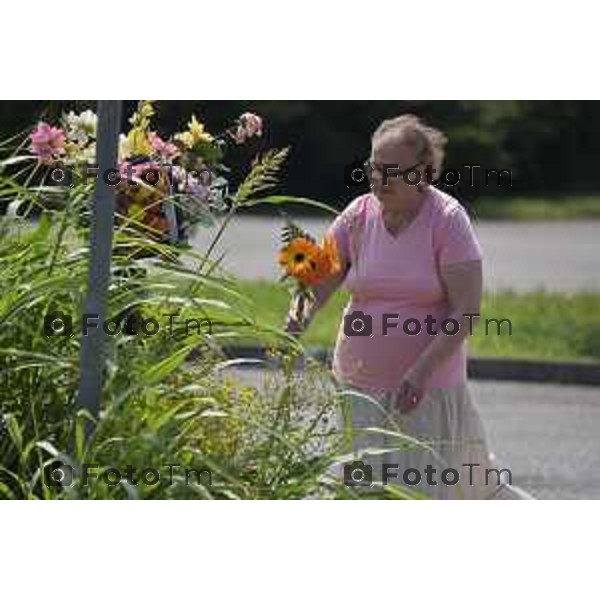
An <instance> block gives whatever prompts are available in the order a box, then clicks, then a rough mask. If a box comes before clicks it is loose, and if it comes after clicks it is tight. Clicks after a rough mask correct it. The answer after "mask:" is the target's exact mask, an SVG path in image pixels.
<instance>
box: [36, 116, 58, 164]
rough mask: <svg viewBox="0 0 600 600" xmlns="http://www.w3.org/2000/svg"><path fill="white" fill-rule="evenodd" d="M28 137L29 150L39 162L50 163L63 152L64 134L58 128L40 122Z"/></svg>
mask: <svg viewBox="0 0 600 600" xmlns="http://www.w3.org/2000/svg"><path fill="white" fill-rule="evenodd" d="M29 137H30V138H31V146H30V147H29V150H31V152H32V153H33V154H35V155H36V156H37V157H38V159H39V160H40V161H41V162H44V163H49V162H52V160H54V159H57V158H58V157H59V156H60V155H61V154H64V152H65V147H64V146H65V134H64V132H63V130H62V129H59V128H58V127H52V126H51V125H48V123H44V122H43V121H40V122H39V123H38V126H37V128H36V129H35V130H34V131H33V132H32V133H31V135H30V136H29Z"/></svg>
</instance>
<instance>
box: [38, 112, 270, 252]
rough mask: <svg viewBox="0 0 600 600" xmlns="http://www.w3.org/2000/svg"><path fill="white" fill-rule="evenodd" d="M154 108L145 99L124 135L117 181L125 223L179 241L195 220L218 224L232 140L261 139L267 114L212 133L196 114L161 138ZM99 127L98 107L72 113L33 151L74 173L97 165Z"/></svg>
mask: <svg viewBox="0 0 600 600" xmlns="http://www.w3.org/2000/svg"><path fill="white" fill-rule="evenodd" d="M154 114H155V109H154V106H153V103H152V102H151V101H148V100H142V101H140V102H139V104H138V107H137V110H136V112H135V113H134V115H133V116H132V117H131V118H130V119H129V123H130V125H131V128H130V129H129V131H128V132H127V133H121V135H120V140H119V157H118V162H119V164H118V170H119V173H118V174H114V178H113V179H111V185H115V190H116V195H117V216H118V218H119V219H120V220H121V221H122V222H125V224H126V225H127V226H128V227H130V228H131V229H133V230H135V231H137V232H138V233H142V234H143V235H147V236H150V237H152V238H154V239H157V240H158V241H163V242H177V241H182V240H185V239H186V238H187V236H188V235H189V231H190V229H191V228H192V227H193V226H194V225H196V224H198V223H200V224H205V225H209V224H212V223H213V219H212V216H211V215H212V214H213V213H214V212H215V211H216V212H218V211H222V210H223V209H224V208H226V198H227V196H228V182H227V179H226V177H225V175H226V174H227V172H228V169H227V167H226V166H225V165H224V164H223V158H224V155H225V151H226V148H227V145H228V144H229V143H235V144H242V143H244V142H246V141H247V140H249V139H251V138H254V137H260V136H261V134H262V126H263V125H262V119H261V118H260V117H259V116H257V115H255V114H253V113H244V114H243V115H241V116H240V117H239V118H238V119H236V120H235V122H234V123H233V125H232V126H231V127H229V128H228V129H226V130H225V131H224V132H223V133H221V134H219V135H212V134H211V133H209V132H208V131H206V129H205V127H204V125H203V124H202V123H201V122H200V121H198V119H197V118H196V116H195V115H192V116H191V118H190V120H189V122H188V124H187V129H186V130H184V131H180V132H176V133H174V134H173V135H170V136H161V135H160V134H159V133H158V132H157V131H156V130H155V129H154V128H153V127H152V117H153V116H154ZM96 127H97V117H96V115H95V114H94V113H93V111H91V110H86V111H84V112H82V113H81V114H75V113H73V112H70V113H69V114H65V115H63V117H62V119H61V123H60V125H59V126H54V125H51V124H49V123H45V122H40V123H38V125H37V127H36V128H35V130H34V131H33V132H32V133H31V135H30V139H31V145H30V146H29V152H30V154H31V155H32V157H35V158H37V161H38V164H41V165H45V166H48V167H53V168H54V171H56V167H57V166H62V167H64V168H69V169H70V170H71V172H73V169H74V168H75V167H83V166H84V165H88V166H90V165H94V164H95V159H96ZM74 172H75V173H77V170H75V171H74ZM90 172H91V171H90ZM98 176H101V175H100V174H99V175H98ZM77 181H78V182H79V181H80V180H79V179H78V180H77Z"/></svg>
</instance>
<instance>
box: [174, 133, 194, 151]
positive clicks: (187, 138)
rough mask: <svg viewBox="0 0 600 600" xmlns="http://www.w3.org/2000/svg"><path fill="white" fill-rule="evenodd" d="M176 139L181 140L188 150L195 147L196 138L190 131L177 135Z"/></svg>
mask: <svg viewBox="0 0 600 600" xmlns="http://www.w3.org/2000/svg"><path fill="white" fill-rule="evenodd" d="M175 139H176V140H179V141H180V142H181V143H182V144H183V145H184V146H185V147H186V148H187V149H188V150H189V149H190V148H192V147H193V146H194V138H193V136H192V134H191V133H190V132H189V131H184V132H183V133H176V134H175Z"/></svg>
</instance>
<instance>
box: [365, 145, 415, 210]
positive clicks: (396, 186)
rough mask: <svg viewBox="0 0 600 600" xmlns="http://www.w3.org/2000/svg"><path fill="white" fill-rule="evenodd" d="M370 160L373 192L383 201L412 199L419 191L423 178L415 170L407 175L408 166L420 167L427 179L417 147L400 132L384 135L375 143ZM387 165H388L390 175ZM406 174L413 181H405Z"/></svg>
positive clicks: (411, 167)
mask: <svg viewBox="0 0 600 600" xmlns="http://www.w3.org/2000/svg"><path fill="white" fill-rule="evenodd" d="M369 161H370V163H371V164H370V167H371V168H370V176H371V184H372V186H373V193H374V194H375V195H376V196H377V198H378V199H379V201H380V202H382V203H386V204H387V203H389V204H391V203H393V202H397V201H403V200H409V199H411V198H413V197H414V196H415V195H416V194H417V193H418V190H417V186H416V183H418V181H419V179H418V177H417V174H416V173H415V172H414V171H413V172H410V173H408V174H407V175H403V172H404V171H407V170H408V169H418V170H419V172H420V173H421V179H420V180H421V181H424V179H423V165H422V164H419V161H418V159H417V156H416V152H415V148H413V147H411V146H408V145H406V144H403V143H402V142H401V140H399V139H398V137H397V136H389V135H388V136H385V135H384V136H382V137H381V138H379V139H378V140H377V141H376V142H375V143H374V144H373V147H372V150H371V157H370V159H369ZM384 165H388V168H387V177H386V176H385V169H384V168H383V166H384ZM405 178H406V179H408V181H409V182H411V183H413V182H414V184H413V185H411V183H407V182H406V181H405Z"/></svg>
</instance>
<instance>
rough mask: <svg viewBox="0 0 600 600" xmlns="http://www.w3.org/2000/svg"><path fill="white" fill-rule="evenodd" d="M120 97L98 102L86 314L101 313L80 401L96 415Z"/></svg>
mask: <svg viewBox="0 0 600 600" xmlns="http://www.w3.org/2000/svg"><path fill="white" fill-rule="evenodd" d="M121 104H122V102H121V100H99V101H98V131H97V138H96V157H97V162H98V173H97V176H96V186H95V193H94V200H93V206H92V207H91V208H92V219H91V232H90V233H91V235H90V266H89V273H88V290H87V298H86V302H85V308H84V313H85V314H93V315H94V317H95V316H96V315H97V316H98V321H97V323H98V327H97V328H90V329H89V330H88V335H87V336H82V338H81V350H80V363H79V364H80V380H79V403H80V405H81V406H82V407H83V408H85V409H87V410H88V411H89V412H90V413H91V414H92V415H93V416H94V417H98V414H99V412H100V400H101V394H102V386H103V380H104V368H105V362H106V346H105V342H106V336H105V334H104V331H103V329H102V323H103V322H104V320H105V318H106V299H107V294H108V284H109V280H110V263H111V256H112V237H113V219H114V211H115V189H114V186H110V185H108V184H107V183H106V182H105V181H104V178H103V174H104V173H106V172H107V170H108V169H112V168H115V167H116V164H117V159H118V145H119V130H120V127H121ZM91 433H92V424H91V423H89V422H86V429H85V434H86V439H89V437H90V435H91Z"/></svg>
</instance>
